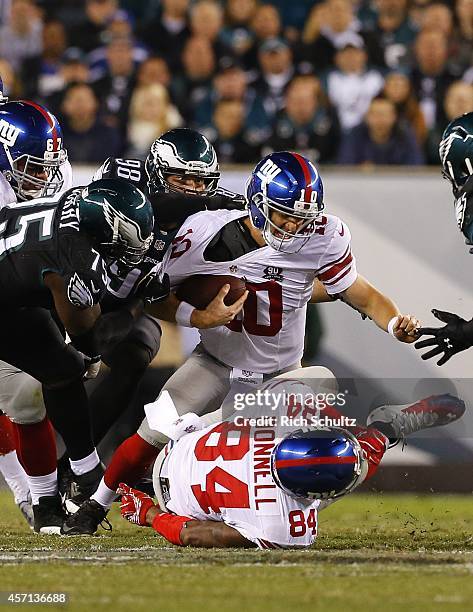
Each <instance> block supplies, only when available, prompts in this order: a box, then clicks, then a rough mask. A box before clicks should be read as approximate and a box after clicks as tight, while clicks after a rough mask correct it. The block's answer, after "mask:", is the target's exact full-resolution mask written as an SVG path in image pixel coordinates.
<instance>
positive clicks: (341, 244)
mask: <svg viewBox="0 0 473 612" xmlns="http://www.w3.org/2000/svg"><path fill="white" fill-rule="evenodd" d="M317 278H318V279H319V280H320V281H321V282H322V283H323V285H324V287H325V289H326V291H327V293H328V294H329V295H334V294H337V293H341V292H342V291H345V290H346V289H348V287H350V286H351V285H352V284H353V283H354V282H355V280H356V278H357V270H356V260H355V257H354V256H353V254H352V251H351V234H350V230H349V229H348V226H347V225H345V223H343V221H341V220H340V219H339V220H338V225H337V227H336V228H335V230H334V232H333V237H332V240H331V241H330V243H329V245H328V247H327V250H326V251H325V253H324V255H323V257H322V258H321V261H320V265H319V269H318V270H317Z"/></svg>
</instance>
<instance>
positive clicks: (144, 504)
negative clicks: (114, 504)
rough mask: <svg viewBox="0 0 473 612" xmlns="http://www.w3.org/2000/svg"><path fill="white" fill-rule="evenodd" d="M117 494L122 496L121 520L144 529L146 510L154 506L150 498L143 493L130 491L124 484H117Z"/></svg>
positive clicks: (134, 490)
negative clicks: (123, 519)
mask: <svg viewBox="0 0 473 612" xmlns="http://www.w3.org/2000/svg"><path fill="white" fill-rule="evenodd" d="M117 493H118V494H119V495H121V496H122V500H121V504H120V512H121V515H122V516H123V518H125V519H126V520H127V521H130V523H134V524H135V525H142V526H143V527H145V526H146V525H147V522H146V515H147V513H148V510H149V509H150V508H151V507H152V506H154V505H155V503H154V502H153V500H152V499H151V497H150V496H149V495H147V494H146V493H143V491H138V490H137V489H132V488H131V487H129V486H128V485H127V484H125V483H124V482H121V483H120V484H119V486H118V489H117Z"/></svg>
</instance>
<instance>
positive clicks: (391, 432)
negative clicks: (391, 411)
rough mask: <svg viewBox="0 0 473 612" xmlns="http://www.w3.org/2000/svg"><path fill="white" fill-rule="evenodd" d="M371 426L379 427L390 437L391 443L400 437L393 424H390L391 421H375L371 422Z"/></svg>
mask: <svg viewBox="0 0 473 612" xmlns="http://www.w3.org/2000/svg"><path fill="white" fill-rule="evenodd" d="M370 428H372V429H377V430H378V431H380V432H381V433H382V434H384V435H385V436H386V438H389V443H390V444H394V443H395V442H397V441H398V439H399V437H398V436H396V432H395V431H394V429H393V427H392V425H390V424H389V423H383V422H382V421H374V423H371V425H370Z"/></svg>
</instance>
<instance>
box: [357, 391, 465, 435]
mask: <svg viewBox="0 0 473 612" xmlns="http://www.w3.org/2000/svg"><path fill="white" fill-rule="evenodd" d="M464 412H465V402H463V401H462V400H461V399H459V398H458V397H455V396H454V395H450V394H449V393H444V394H443V395H431V396H430V397H427V398H425V399H422V400H420V401H418V402H417V403H415V404H404V405H402V406H380V407H379V408H375V409H374V410H373V411H372V412H370V414H369V415H368V419H367V421H366V424H367V425H368V426H371V425H373V424H374V426H375V427H376V423H384V424H386V425H389V426H390V427H391V428H392V430H393V432H394V433H395V435H396V437H397V438H398V439H401V438H404V437H405V436H408V435H409V434H413V433H415V432H417V431H422V430H424V429H430V428H431V427H440V426H441V425H448V424H449V423H453V422H454V421H456V420H458V419H459V418H460V417H461V416H462V415H463V413H464Z"/></svg>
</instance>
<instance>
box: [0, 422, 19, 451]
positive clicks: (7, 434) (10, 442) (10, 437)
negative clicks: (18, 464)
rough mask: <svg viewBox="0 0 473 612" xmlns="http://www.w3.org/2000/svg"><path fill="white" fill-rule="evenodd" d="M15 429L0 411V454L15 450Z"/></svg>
mask: <svg viewBox="0 0 473 612" xmlns="http://www.w3.org/2000/svg"><path fill="white" fill-rule="evenodd" d="M15 449H16V447H15V430H14V427H13V423H12V422H11V421H10V419H9V418H8V417H7V415H6V414H3V412H0V455H6V454H7V453H11V451H13V450H15Z"/></svg>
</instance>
